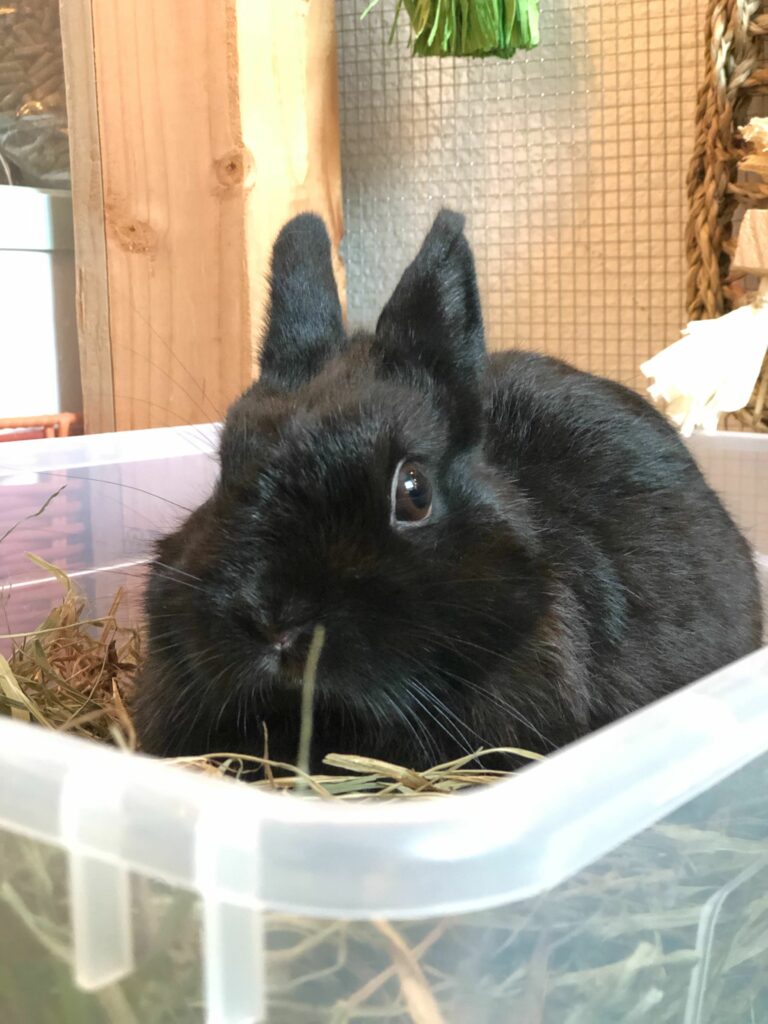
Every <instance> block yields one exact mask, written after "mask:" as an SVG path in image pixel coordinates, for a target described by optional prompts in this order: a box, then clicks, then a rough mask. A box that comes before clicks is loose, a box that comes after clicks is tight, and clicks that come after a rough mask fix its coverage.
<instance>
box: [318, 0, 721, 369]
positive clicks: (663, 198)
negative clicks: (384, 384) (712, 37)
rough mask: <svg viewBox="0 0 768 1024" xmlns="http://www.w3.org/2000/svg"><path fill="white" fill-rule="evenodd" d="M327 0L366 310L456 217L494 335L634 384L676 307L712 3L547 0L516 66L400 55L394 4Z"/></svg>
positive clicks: (354, 313) (353, 259)
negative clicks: (435, 220) (435, 225)
mask: <svg viewBox="0 0 768 1024" xmlns="http://www.w3.org/2000/svg"><path fill="white" fill-rule="evenodd" d="M363 7H364V4H363V3H361V0H337V11H338V14H337V21H338V32H339V70H340V86H341V123H342V159H343V169H344V195H345V199H344V204H345V214H346V232H347V233H346V240H345V244H344V255H345V258H346V262H347V272H348V284H349V313H350V321H351V323H352V324H353V325H370V324H371V323H372V322H374V321H375V318H376V316H377V314H378V311H379V309H380V308H381V305H382V303H383V302H384V301H385V300H386V298H387V296H388V294H389V293H390V292H391V290H392V288H393V287H394V285H395V283H396V280H397V278H398V275H399V273H400V272H401V270H402V268H403V266H404V264H405V263H406V262H407V261H408V259H409V258H410V257H411V256H412V255H413V254H414V253H415V251H416V249H417V247H418V245H419V243H420V241H421V238H422V237H423V233H424V231H425V230H426V229H427V227H428V225H429V222H430V220H431V217H432V215H433V214H434V212H435V210H436V209H437V208H439V207H440V206H441V205H450V206H453V207H455V208H458V209H460V210H463V211H464V212H465V213H466V214H467V215H468V233H469V236H470V238H471V240H472V242H473V245H474V248H475V254H476V258H477V264H478V272H479V278H480V284H481V290H482V293H483V300H484V308H485V316H486V322H487V331H488V338H489V343H490V345H491V346H493V347H496V348H504V347H509V346H512V345H516V346H521V347H528V348H533V349H539V350H542V351H547V352H550V353H552V354H554V355H558V356H561V357H563V358H565V359H568V360H570V361H572V362H575V363H576V364H577V365H579V366H581V367H583V368H587V369H591V370H593V371H594V372H597V373H601V374H605V375H607V376H611V377H614V378H617V379H619V380H622V381H625V382H626V383H629V384H633V385H635V386H639V385H640V384H641V380H642V379H641V377H640V375H639V373H638V369H637V367H638V364H639V363H640V362H642V361H643V360H644V359H646V358H648V357H649V356H650V355H652V354H653V353H654V352H657V351H658V350H659V349H661V348H663V347H664V345H666V344H668V343H669V342H670V341H673V340H675V338H676V337H677V336H678V332H679V330H680V327H681V326H682V324H683V323H684V321H685V301H684V300H685V260H684V229H685V218H686V201H685V174H686V170H687V165H688V159H689V155H690V150H691V145H692V131H693V114H694V105H695V93H696V86H697V83H698V79H699V65H700V60H701V56H702V51H703V45H704V43H703V25H704V22H703V17H704V9H705V0H676V2H675V3H669V0H625V2H624V3H622V4H615V3H607V2H606V0H550V2H549V3H546V4H545V6H544V10H543V12H542V23H541V33H542V40H543V42H542V45H541V46H540V47H539V48H538V49H536V50H533V51H531V52H530V53H519V54H518V55H516V57H515V58H514V59H513V60H512V61H498V60H486V61H473V60H471V59H455V60H454V59H440V58H428V59H423V58H412V57H411V56H410V54H409V52H408V50H407V36H408V31H407V25H406V20H407V19H405V18H404V17H403V18H402V19H401V21H402V24H401V26H400V28H399V30H398V38H397V40H396V42H395V43H394V44H393V45H392V46H389V45H388V43H387V37H388V33H389V28H390V25H391V22H392V17H393V12H394V7H395V0H382V3H381V4H380V5H379V7H378V8H376V9H375V10H374V11H373V12H372V13H371V14H370V15H369V17H368V18H367V19H366V20H365V21H362V22H361V21H360V12H361V10H362V9H363Z"/></svg>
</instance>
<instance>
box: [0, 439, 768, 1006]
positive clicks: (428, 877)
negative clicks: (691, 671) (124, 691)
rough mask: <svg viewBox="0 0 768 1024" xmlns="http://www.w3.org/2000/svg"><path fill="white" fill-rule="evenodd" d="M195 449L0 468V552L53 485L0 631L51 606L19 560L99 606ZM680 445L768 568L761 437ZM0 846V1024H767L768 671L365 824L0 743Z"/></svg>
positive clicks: (204, 446)
mask: <svg viewBox="0 0 768 1024" xmlns="http://www.w3.org/2000/svg"><path fill="white" fill-rule="evenodd" d="M214 433H215V432H214V431H213V430H212V429H211V428H207V427H206V428H184V429H180V430H159V431H141V432H137V433H134V434H130V435H110V436H106V435H105V436H104V437H91V438H72V439H65V440H56V441H54V442H46V441H33V442H25V443H24V444H19V445H7V446H5V447H6V448H11V449H12V451H11V452H8V453H6V452H5V451H4V452H2V453H0V455H2V460H0V461H2V466H0V535H2V533H3V532H4V531H5V530H6V529H7V528H8V526H10V525H13V523H14V522H16V521H17V520H18V519H20V518H21V516H22V515H27V514H31V513H32V512H34V511H36V510H37V509H38V508H39V507H40V506H41V505H42V503H43V501H44V500H45V499H46V498H47V497H49V496H50V494H51V493H52V492H53V491H55V490H56V489H57V488H58V487H60V486H61V484H62V483H66V484H67V488H66V490H64V491H62V492H61V494H60V495H59V496H58V497H57V498H55V499H54V500H53V501H51V503H50V505H49V507H48V508H47V509H46V510H45V512H44V513H43V514H42V515H40V516H39V517H37V518H34V519H29V520H26V521H25V522H23V523H22V524H21V525H20V526H19V527H18V528H17V529H16V530H15V531H14V532H13V533H12V534H11V535H10V536H9V537H8V538H7V540H6V541H5V542H4V543H3V545H2V547H0V559H2V567H3V575H4V576H5V577H6V578H8V577H10V578H11V579H13V580H15V581H16V583H15V585H14V586H13V587H12V588H11V590H10V594H9V596H8V600H7V602H6V611H7V614H8V617H9V621H10V623H11V625H12V627H14V628H19V629H26V628H28V627H29V626H30V625H32V624H34V623H32V622H30V621H29V619H30V617H34V616H35V615H36V616H37V617H38V618H40V614H39V613H40V609H43V613H44V612H45V610H47V608H48V607H50V604H51V601H52V599H53V597H54V595H55V586H53V585H52V584H51V583H50V582H49V581H47V580H44V579H41V574H40V573H39V572H38V570H37V569H36V567H35V566H34V565H25V560H24V558H23V554H22V552H23V551H24V550H34V551H35V552H37V553H39V554H42V555H43V557H51V558H52V560H54V561H56V560H58V561H59V562H60V563H62V564H64V565H65V566H66V568H67V569H68V570H69V571H70V572H71V573H73V574H76V573H78V572H80V573H81V574H82V575H80V577H79V579H80V581H81V582H82V583H83V585H84V586H85V587H86V588H88V589H89V591H90V593H91V596H92V599H93V600H94V601H95V602H97V603H98V602H99V601H102V600H104V599H106V598H107V597H108V596H110V595H111V594H112V593H113V592H114V589H115V585H116V582H115V581H116V578H117V577H121V574H125V573H128V574H131V575H132V574H133V573H134V572H135V571H137V570H138V569H139V568H140V562H141V559H142V558H144V557H145V556H146V554H147V552H148V545H149V543H150V541H151V539H152V537H153V536H154V535H156V534H157V532H159V531H160V532H162V531H163V530H166V529H167V528H168V527H169V526H170V525H172V523H173V522H174V521H175V520H177V519H178V518H179V516H180V515H182V514H183V512H182V510H181V509H180V508H179V507H178V506H179V505H185V506H191V505H193V504H195V503H197V502H198V501H200V500H202V498H203V497H204V496H205V494H206V493H207V492H208V490H209V488H210V486H211V484H212V481H213V479H214V476H215V464H214V463H213V461H212V460H211V458H210V454H209V452H210V448H211V446H212V444H213V442H214ZM692 447H693V450H694V452H695V454H696V456H697V458H698V459H699V460H700V463H701V464H702V466H703V467H704V469H705V472H707V473H709V474H710V476H711V479H712V480H713V481H714V482H715V483H716V485H718V486H719V487H721V488H722V489H723V490H722V493H723V494H724V497H725V500H726V502H727V503H728V504H729V506H730V507H731V509H732V510H733V512H734V514H735V515H736V516H737V517H738V518H739V521H740V523H741V525H742V526H743V528H744V529H745V531H746V532H747V533H748V534H749V535H750V537H751V538H752V540H753V542H754V543H755V544H757V545H758V547H761V548H762V550H763V551H764V552H768V533H766V516H765V509H766V508H767V507H768V438H756V437H752V436H745V435H733V436H730V435H729V436H724V435H717V436H713V437H700V436H699V437H696V438H694V439H693V441H692ZM169 501H170V502H171V503H172V504H169ZM64 502H67V503H68V504H63V503H64ZM57 503H58V508H57ZM67 526H69V527H71V528H72V529H71V531H70V533H69V534H66V536H65V534H64V533H62V529H63V528H65V527H67ZM63 536H64V538H65V539H64V542H63V541H62V537H63ZM10 541H13V543H14V547H13V548H12V549H11V548H10V547H6V545H7V544H9V542H10ZM46 544H47V545H48V548H46ZM57 545H58V547H57ZM47 552H48V553H47ZM52 552H55V553H56V555H55V557H53V554H52ZM0 829H2V830H4V831H0V844H1V846H2V849H1V850H0V1019H1V1020H3V1021H6V1020H8V1021H25V1022H26V1021H29V1022H30V1024H37V1022H38V1021H39V1022H41V1024H45V1022H47V1021H49V1020H50V1021H51V1022H58V1021H65V1020H73V1021H77V1022H78V1024H79V1022H88V1024H90V1022H92V1021H93V1022H102V1021H103V1022H111V1021H125V1022H128V1024H139V1022H140V1024H155V1022H156V1024H165V1022H171V1021H174V1022H175V1021H178V1022H187V1021H196V1020H204V1019H207V1020H209V1021H215V1022H219V1024H245V1022H256V1021H269V1022H270V1024H288V1022H296V1024H304V1022H310V1024H314V1022H317V1024H341V1022H346V1021H353V1020H354V1021H358V1020H365V1019H371V1020H378V1021H387V1022H397V1024H403V1022H408V1021H412V1022H415V1024H503V1022H512V1021H515V1022H521V1024H532V1022H534V1021H535V1022H537V1024H539V1022H541V1024H619V1022H621V1024H624V1022H625V1021H627V1022H629V1021H648V1022H652V1024H667V1022H679V1024H704V1022H707V1024H747V1022H750V1021H756V1022H760V1024H762V1022H764V1021H768V896H766V893H767V892H768V648H765V649H763V650H762V651H760V652H758V653H756V654H754V655H752V656H751V657H749V658H746V659H744V660H743V661H741V662H739V663H738V664H736V665H733V666H731V667H730V668H727V669H725V670H723V671H721V672H718V673H716V674H715V675H713V676H711V677H709V678H708V679H705V680H702V681H701V682H699V683H697V684H694V685H693V686H691V687H688V688H687V689H685V690H683V691H681V692H678V693H676V694H674V695H672V696H670V697H668V698H666V699H664V700H662V701H659V702H658V703H657V704H655V705H653V706H652V707H649V708H646V709H644V710H643V711H641V712H638V713H636V714H634V715H631V716H629V717H628V718H626V719H625V720H623V721H622V722H619V723H617V724H615V725H614V726H612V727H610V728H607V729H604V730H602V731H601V732H599V733H596V734H595V735H593V736H591V737H589V738H588V739H586V740H583V741H581V742H580V743H577V744H574V745H573V746H571V747H569V748H567V749H565V750H563V751H561V752H559V753H558V754H556V755H553V756H552V757H550V758H548V759H547V760H546V761H544V762H542V763H540V764H537V765H535V766H534V767H531V768H528V769H525V770H524V771H522V772H520V773H519V774H518V775H516V776H515V777H513V778H511V779H510V780H508V781H506V782H504V783H501V784H499V785H497V786H495V787H492V788H490V789H484V790H482V791H479V792H474V793H472V794H468V795H460V796H456V797H454V798H450V799H448V798H446V799H440V800H435V801H426V802H422V801H410V802H407V803H400V804H389V805H385V806H373V805H360V804H354V805H349V804H324V803H320V802H312V801H306V800H300V799H296V798H291V797H277V796H274V795H271V794H266V793H263V792H260V791H257V790H255V789H253V788H249V787H247V786H245V785H242V784H238V783H234V782H228V781H221V780H218V779H212V778H208V777H202V776H197V775H191V774H189V773H186V772H184V771H182V770H181V769H179V768H175V767H171V766H168V765H166V764H162V763H159V762H154V761H151V760H149V759H146V758H142V757H138V756H130V755H126V754H122V753H120V752H118V751H116V750H112V749H108V748H105V747H100V746H98V745H96V744H89V743H86V742H83V741H77V740H74V739H71V738H69V737H67V736H64V735H58V734H53V733H50V732H48V731H46V730H44V729H41V728H37V727H33V726H29V725H25V724H22V723H18V722H14V721H11V720H9V719H7V718H6V719H0ZM198 932H199V933H200V935H201V940H200V943H199V945H198V940H197V936H198ZM73 979H74V981H73ZM425 989H426V991H427V994H426V995H425Z"/></svg>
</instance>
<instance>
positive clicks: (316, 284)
mask: <svg viewBox="0 0 768 1024" xmlns="http://www.w3.org/2000/svg"><path fill="white" fill-rule="evenodd" d="M344 341H345V335H344V325H343V322H342V316H341V303H340V302H339V293H338V291H337V289H336V281H335V279H334V276H333V265H332V263H331V243H330V240H329V238H328V232H327V231H326V229H325V225H324V224H323V222H322V220H321V219H320V217H317V216H315V214H311V213H303V214H301V215H300V216H298V217H294V218H293V220H290V221H289V222H288V223H287V224H286V225H285V227H284V228H283V229H282V231H281V232H280V234H279V235H278V236H277V240H276V242H275V244H274V247H273V249H272V273H271V278H270V298H269V313H268V315H267V327H266V331H265V333H264V342H263V345H262V349H261V360H260V365H261V380H262V381H263V382H264V383H265V384H268V385H270V386H271V387H276V388H280V389H284V390H291V389H293V388H297V387H300V386H301V385H302V384H306V383H307V382H308V381H309V380H311V379H312V377H314V375H315V374H316V373H317V372H318V371H319V370H320V368H321V367H322V366H323V364H324V363H325V362H326V361H327V360H328V359H329V358H330V357H331V356H333V355H334V354H335V353H336V352H338V351H340V350H341V349H342V348H343V346H344Z"/></svg>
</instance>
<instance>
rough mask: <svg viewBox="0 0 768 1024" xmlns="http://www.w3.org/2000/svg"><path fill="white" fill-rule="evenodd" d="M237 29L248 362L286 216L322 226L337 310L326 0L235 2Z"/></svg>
mask: <svg viewBox="0 0 768 1024" xmlns="http://www.w3.org/2000/svg"><path fill="white" fill-rule="evenodd" d="M237 23H238V45H239V51H240V54H241V59H240V66H239V81H240V116H241V125H242V133H243V141H244V144H245V146H246V147H247V151H248V152H249V153H251V154H254V159H253V161H252V163H251V164H250V165H249V167H248V179H249V184H250V188H249V192H248V199H247V204H246V232H247V253H248V279H249V285H250V297H251V308H252V310H253V311H254V315H253V323H254V342H255V344H254V358H255V357H256V356H257V355H258V341H259V334H260V327H261V319H262V315H263V311H264V304H265V299H266V280H267V275H268V271H269V259H270V252H271V248H272V242H273V241H274V238H275V235H276V234H277V232H278V231H279V230H280V228H281V227H282V225H283V224H284V223H285V221H286V220H288V219H289V218H290V217H292V216H294V215H295V214H297V213H301V212H303V211H306V210H311V211H313V212H315V213H319V214H320V215H321V216H322V217H323V219H324V220H325V223H326V226H327V228H328V232H329V234H330V236H331V241H332V245H333V257H334V270H335V272H336V279H337V283H338V286H339V292H340V295H341V300H342V306H344V307H345V308H346V283H345V275H344V267H343V265H342V262H341V258H340V255H339V243H340V241H341V237H342V235H343V232H344V221H343V214H342V187H341V146H340V139H339V97H338V73H337V54H336V29H335V21H334V0H281V2H280V3H253V2H252V0H240V3H239V5H238V19H237ZM265 45H268V47H269V52H267V53H265V52H264V47H265ZM246 54H247V55H248V57H247V58H246V56H245V55H246ZM254 372H255V370H254Z"/></svg>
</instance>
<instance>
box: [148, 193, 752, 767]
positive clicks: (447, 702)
mask: <svg viewBox="0 0 768 1024" xmlns="http://www.w3.org/2000/svg"><path fill="white" fill-rule="evenodd" d="M462 223H463V221H462V219H461V218H460V217H458V216H457V215H456V214H452V213H448V212H443V213H442V214H440V215H439V217H438V218H437V220H436V222H435V224H434V226H433V228H432V230H431V232H430V233H429V235H428V237H427V239H426V241H425V243H424V245H423V247H422V249H421V251H420V253H419V255H418V256H417V257H416V260H415V262H414V263H413V264H412V265H411V267H409V268H408V270H406V272H405V274H404V276H403V279H402V281H401V283H400V285H399V286H398V288H397V289H396V291H395V293H394V295H393V297H392V299H391V300H390V302H389V303H388V304H387V306H386V308H385V310H384V312H383V313H382V316H381V318H380V320H379V324H378V326H377V330H376V332H375V334H374V335H368V334H359V335H355V336H353V337H351V338H347V337H346V335H345V334H344V331H343V329H342V325H341V311H340V307H339V301H338V296H337V293H336V288H335V286H334V284H333V275H332V271H331V263H330V248H329V244H328V240H327V236H326V234H325V231H324V229H323V228H322V225H321V222H320V221H319V220H318V219H317V218H313V217H307V216H304V217H300V218H297V219H295V220H294V221H292V222H291V223H290V224H289V225H288V226H287V227H286V228H285V229H284V230H283V232H282V233H281V235H280V237H279V239H278V241H277V243H276V246H275V252H274V259H273V274H272V308H271V312H270V316H269V325H268V329H267V334H266V340H265V346H264V351H263V357H262V376H261V379H260V380H259V381H258V382H257V383H255V384H254V385H253V386H252V387H251V388H250V389H249V390H248V391H247V392H246V393H245V395H243V397H242V398H240V399H239V401H238V402H236V403H235V405H234V406H233V408H232V409H231V410H230V412H229V414H228V417H227V423H226V426H225V429H224V433H223V437H222V442H221V477H220V481H219V483H218V486H217V488H216V491H215V494H214V495H213V497H212V498H211V499H210V500H209V501H207V502H206V503H205V504H204V505H203V506H202V507H201V508H199V509H198V510H197V511H196V512H195V513H194V514H193V515H192V516H191V517H190V518H189V520H188V521H187V522H186V523H185V525H184V526H183V527H182V528H181V529H180V530H179V531H178V532H176V533H175V534H173V535H172V536H170V537H167V538H166V539H165V540H164V541H163V542H162V543H161V544H160V545H159V548H158V556H157V561H156V563H155V565H154V567H153V570H152V575H151V579H150V585H149V591H148V598H147V612H148V620H149V656H148V660H147V664H146V667H145V670H144V672H143V674H142V677H141V679H140V683H139V687H138V691H137V698H136V702H135V707H134V713H135V720H136V725H137V728H138V732H139V737H140V740H141V743H142V745H143V747H144V749H145V750H147V751H149V752H151V753H155V754H162V755H182V754H199V753H206V752H213V751H238V752H243V753H255V754H261V753H262V752H263V747H264V734H263V724H264V723H266V724H267V725H268V728H269V738H270V752H271V755H272V756H273V757H275V758H277V759H280V760H287V761H294V760H295V758H296V753H297V746H298V721H299V706H300V686H299V682H300V676H301V668H302V663H303V660H304V658H305V656H306V652H307V647H308V643H309V637H310V634H311V629H312V626H313V624H314V623H317V622H322V623H323V624H324V625H325V627H326V630H327V640H326V644H325V647H324V649H323V652H322V657H321V661H320V670H319V677H318V689H317V699H316V716H315V719H316V720H315V732H314V739H313V765H314V767H317V766H318V765H319V763H320V761H321V759H322V757H323V756H324V755H325V754H326V753H329V752H332V751H337V752H339V751H340V752H357V753H363V754H367V755H371V756H377V757H381V758H385V759H387V760H391V761H394V762H398V763H401V764H407V765H412V766H415V767H425V766H427V765H428V764H430V763H435V762H438V761H442V760H447V759H450V758H453V757H457V756H459V755H461V754H463V753H466V752H469V751H474V750H476V749H478V748H479V747H481V746H524V747H529V748H532V749H534V750H538V751H541V752H545V751H548V750H551V749H553V748H554V747H557V746H559V745H562V744H564V743H567V742H569V741H570V740H573V739H575V738H576V737H578V736H580V735H582V734H584V733H586V732H588V731H589V730H591V729H594V728H596V727H598V726H600V725H603V724H604V723H607V722H610V721H611V720H612V719H615V718H617V717H618V716H620V715H623V714H625V713H626V712H628V711H631V710H632V709H634V708H637V707H639V706H641V705H643V704H646V703H648V702H649V701H652V700H654V699H655V698H656V697H659V696H661V695H662V694H664V693H668V692H669V691H671V690H674V689H676V688H677V687H679V686H682V685H683V684H685V683H688V682H691V681H692V680H695V679H697V678H698V677H700V676H703V675H705V674H706V673H708V672H710V671H712V670H714V669H716V668H718V667H720V666H722V665H725V664H726V663H728V662H730V661H732V660H734V659H735V658H738V657H739V656H741V655H744V654H746V653H748V652H749V651H751V650H753V649H754V648H755V647H756V646H757V645H758V643H759V639H760V604H759V597H758V590H757V583H756V578H755V572H754V569H753V566H752V562H751V555H750V551H749V548H748V546H747V544H746V543H745V541H744V540H743V539H742V537H741V536H740V534H739V533H738V531H737V529H736V527H735V526H734V525H733V523H732V521H731V519H730V518H729V516H728V515H727V513H726V512H725V510H724V509H723V507H722V505H721V504H720V502H719V500H718V499H717V497H716V496H715V495H714V494H713V492H712V491H711V490H710V489H709V487H708V486H707V484H706V483H705V482H704V480H703V478H702V476H701V474H700V473H699V471H698V469H697V468H696V465H695V464H694V462H693V460H692V459H691V457H690V455H689V454H688V452H687V450H686V448H685V447H684V445H683V444H682V442H681V441H680V439H679V438H678V436H677V435H676V433H675V432H674V430H673V429H672V428H671V427H670V426H669V425H668V424H667V422H666V421H665V420H664V419H663V418H662V417H661V416H660V415H659V414H658V413H657V412H656V411H655V410H654V409H653V408H652V407H651V406H650V405H649V404H648V403H647V402H645V401H644V400H643V399H642V398H640V397H639V396H638V395H636V394H635V393H634V392H631V391H629V390H627V389H626V388H623V387H621V386H620V385H618V384H614V383H611V382H609V381H605V380H600V379H598V378H596V377H592V376H589V375H587V374H583V373H579V372H577V371H576V370H574V369H572V368H570V367H568V366H566V365H565V364H563V363H560V362H557V361H556V360H553V359H548V358H544V357H541V356H536V355H532V354H528V353H522V352H509V353H504V354H498V355H493V356H490V357H489V356H487V355H486V354H485V349H484V344H483V332H482V319H481V314H480V306H479V301H478V296H477V287H476V284H475V274H474V268H473V261H472V256H471V253H470V250H469V247H468V245H467V242H466V240H465V238H464V236H463V233H462ZM406 457H407V458H408V459H411V460H417V461H418V462H419V463H421V464H422V465H423V466H424V467H426V469H427V472H428V473H429V474H430V477H431V480H432V483H433V487H434V506H433V513H432V516H431V518H430V519H429V521H428V522H426V523H425V524H424V525H423V526H420V527H419V528H418V529H408V530H398V529H397V528H396V527H395V526H393V525H392V524H391V523H390V493H391V489H390V488H391V480H392V476H393V473H394V472H395V469H396V467H397V465H398V464H399V462H400V461H401V460H402V459H403V458H406ZM285 630H293V631H294V635H298V636H299V640H298V641H297V642H296V644H295V646H294V648H293V655H292V658H291V659H290V660H288V661H287V662H284V663H283V664H282V667H281V666H280V659H279V656H278V655H277V654H276V653H275V649H274V647H273V642H274V640H275V637H276V636H277V635H278V634H279V633H281V632H282V631H285Z"/></svg>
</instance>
